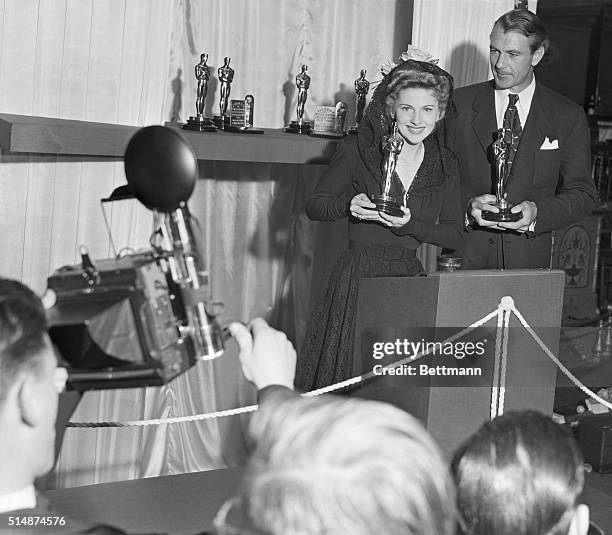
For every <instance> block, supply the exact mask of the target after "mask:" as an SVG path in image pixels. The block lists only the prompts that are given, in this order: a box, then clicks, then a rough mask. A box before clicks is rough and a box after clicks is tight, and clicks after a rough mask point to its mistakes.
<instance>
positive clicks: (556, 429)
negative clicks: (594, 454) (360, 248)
mask: <svg viewBox="0 0 612 535" xmlns="http://www.w3.org/2000/svg"><path fill="white" fill-rule="evenodd" d="M452 471H453V476H454V478H455V483H456V485H457V506H458V510H459V518H460V525H461V527H462V532H463V533H464V534H466V535H490V534H492V533H495V534H496V535H523V534H531V533H541V534H546V535H561V534H566V533H567V531H568V529H569V525H570V522H571V519H572V514H571V513H573V512H574V510H575V507H576V505H577V500H578V497H579V496H580V493H581V492H582V488H583V486H584V465H583V459H582V455H581V453H580V450H579V448H578V444H577V443H576V440H575V439H574V437H573V436H572V434H571V433H570V432H569V430H567V429H565V428H563V427H561V426H560V425H558V424H556V423H554V422H553V421H552V420H551V418H550V417H548V416H545V415H543V414H540V413H538V412H535V411H523V412H510V413H507V414H505V415H503V416H500V417H498V418H496V419H494V420H493V421H492V422H489V423H486V424H485V425H483V426H482V427H481V428H480V429H479V430H478V431H477V432H476V433H475V434H474V435H472V436H471V437H470V438H469V439H468V440H467V441H466V442H465V443H464V444H463V445H462V446H461V447H460V448H459V450H458V451H457V453H456V454H455V458H454V460H453V462H452Z"/></svg>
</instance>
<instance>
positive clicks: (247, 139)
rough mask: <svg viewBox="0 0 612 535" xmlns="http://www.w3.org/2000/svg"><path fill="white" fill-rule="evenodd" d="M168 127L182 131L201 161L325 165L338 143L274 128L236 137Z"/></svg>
mask: <svg viewBox="0 0 612 535" xmlns="http://www.w3.org/2000/svg"><path fill="white" fill-rule="evenodd" d="M166 126H169V127H171V128H176V129H179V130H180V131H181V133H182V134H183V135H184V136H185V137H186V138H187V139H188V140H189V142H190V143H191V145H192V146H193V149H194V151H195V153H196V156H197V158H198V160H223V161H233V162H272V163H299V164H305V163H307V164H313V163H314V164H326V163H329V160H330V158H331V156H332V154H333V153H334V150H335V147H336V143H337V140H335V139H324V138H314V137H310V136H305V135H300V134H288V133H287V132H285V131H283V130H282V129H272V128H264V133H263V134H234V133H228V132H193V131H190V130H183V129H182V128H180V126H179V125H178V124H171V123H166Z"/></svg>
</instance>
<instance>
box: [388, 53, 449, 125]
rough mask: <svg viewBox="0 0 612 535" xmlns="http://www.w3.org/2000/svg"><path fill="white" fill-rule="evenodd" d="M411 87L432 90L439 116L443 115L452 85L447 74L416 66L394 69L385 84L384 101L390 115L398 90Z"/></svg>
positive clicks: (417, 63) (397, 96)
mask: <svg viewBox="0 0 612 535" xmlns="http://www.w3.org/2000/svg"><path fill="white" fill-rule="evenodd" d="M412 64H413V65H419V64H420V62H417V61H415V62H412ZM412 87H416V88H419V89H429V90H430V91H432V92H433V94H434V96H435V98H436V100H437V101H438V106H439V107H440V112H441V116H444V112H445V110H446V105H447V103H448V100H449V98H450V96H451V93H452V87H453V86H452V81H451V79H450V78H449V77H448V76H444V75H442V74H435V73H432V72H427V71H425V70H420V69H418V68H414V69H398V70H396V71H394V73H393V75H392V79H391V80H390V82H389V85H388V86H387V95H386V101H385V104H386V106H387V113H389V114H390V115H391V110H392V109H393V106H394V105H395V101H396V100H397V99H398V98H399V94H400V91H402V90H404V89H409V88H412Z"/></svg>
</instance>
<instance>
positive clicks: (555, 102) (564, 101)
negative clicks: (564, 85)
mask: <svg viewBox="0 0 612 535" xmlns="http://www.w3.org/2000/svg"><path fill="white" fill-rule="evenodd" d="M536 91H539V92H540V94H541V95H542V97H543V100H544V102H547V103H548V104H549V105H551V106H553V107H554V108H555V109H557V110H562V111H572V112H573V113H576V112H579V111H580V112H583V113H584V109H583V108H582V106H580V105H579V104H576V103H575V102H574V101H573V100H571V99H569V98H567V97H566V96H564V95H562V94H561V93H557V92H556V91H554V90H552V89H550V88H549V87H546V86H545V85H544V84H540V83H538V82H537V80H536Z"/></svg>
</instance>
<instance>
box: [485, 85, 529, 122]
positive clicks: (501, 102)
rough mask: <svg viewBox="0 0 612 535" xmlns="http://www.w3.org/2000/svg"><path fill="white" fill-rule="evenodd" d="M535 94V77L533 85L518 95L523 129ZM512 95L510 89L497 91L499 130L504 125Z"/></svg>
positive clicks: (496, 110) (518, 107)
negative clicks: (510, 95)
mask: <svg viewBox="0 0 612 535" xmlns="http://www.w3.org/2000/svg"><path fill="white" fill-rule="evenodd" d="M534 92H535V76H534V77H533V78H532V79H531V83H530V84H529V85H528V86H527V87H526V88H525V89H523V90H522V91H521V92H520V93H515V94H516V95H518V100H517V101H516V109H517V110H518V114H519V119H520V120H521V128H525V123H526V122H527V117H528V116H529V110H530V108H531V101H532V100H533V93H534ZM510 93H512V91H510V90H509V89H496V90H495V116H496V118H497V128H501V127H502V126H503V125H504V114H505V113H506V108H507V107H508V95H509V94H510Z"/></svg>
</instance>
